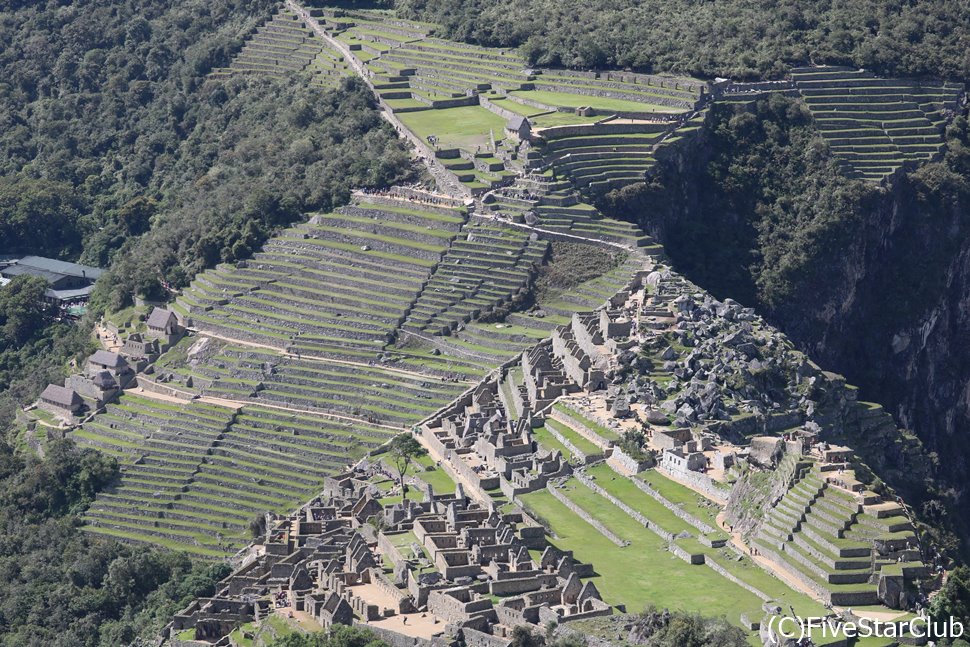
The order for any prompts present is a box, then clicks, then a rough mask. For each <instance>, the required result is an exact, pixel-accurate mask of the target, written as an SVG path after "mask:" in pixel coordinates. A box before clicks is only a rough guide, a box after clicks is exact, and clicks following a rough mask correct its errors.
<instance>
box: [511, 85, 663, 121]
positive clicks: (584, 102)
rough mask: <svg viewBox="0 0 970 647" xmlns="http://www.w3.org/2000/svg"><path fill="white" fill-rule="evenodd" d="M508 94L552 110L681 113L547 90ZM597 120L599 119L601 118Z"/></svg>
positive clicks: (621, 100)
mask: <svg viewBox="0 0 970 647" xmlns="http://www.w3.org/2000/svg"><path fill="white" fill-rule="evenodd" d="M510 94H512V95H514V96H517V97H521V98H523V99H532V100H533V101H538V102H539V103H541V104H544V105H547V106H552V107H554V108H560V107H562V108H579V107H581V106H592V107H593V108H596V109H597V110H603V111H606V112H607V113H608V112H609V111H611V110H615V111H617V112H623V111H625V112H665V113H666V112H682V109H680V108H672V107H670V106H663V105H658V104H651V103H649V102H647V101H644V102H640V101H629V100H625V99H609V98H607V97H595V96H587V95H584V94H570V93H567V92H552V91H549V90H517V91H515V92H512V93H510ZM599 118H600V119H601V118H602V117H599ZM574 119H575V117H574ZM573 123H576V122H573Z"/></svg>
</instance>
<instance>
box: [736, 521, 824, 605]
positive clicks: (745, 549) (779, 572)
mask: <svg viewBox="0 0 970 647" xmlns="http://www.w3.org/2000/svg"><path fill="white" fill-rule="evenodd" d="M724 516H725V513H724V512H723V511H722V512H721V513H720V514H718V515H717V525H718V526H719V527H720V528H721V530H723V531H724V532H725V533H726V534H727V535H728V536H729V537H730V538H731V543H732V544H734V546H736V547H737V548H738V549H740V550H741V552H742V553H744V554H745V555H747V556H748V557H749V558H750V559H751V561H753V562H754V563H756V564H758V565H759V566H761V567H762V568H763V569H765V570H766V571H768V572H769V573H771V574H772V575H774V576H775V577H777V578H778V579H780V580H781V581H782V582H784V583H785V584H787V585H788V586H789V587H790V588H792V589H794V590H796V591H798V592H799V593H804V594H805V595H807V596H809V597H810V598H812V599H813V600H815V601H817V602H819V603H821V604H826V602H825V600H823V599H822V598H821V596H819V594H818V593H816V592H815V591H813V590H812V589H810V588H808V587H807V586H805V584H803V583H802V581H801V580H799V579H796V578H794V577H792V576H791V574H789V573H788V571H787V570H786V569H784V568H782V567H781V565H780V564H778V563H777V562H775V561H774V560H772V559H769V558H767V557H765V556H764V555H755V554H754V553H753V552H752V550H751V547H750V546H748V544H746V543H744V539H743V538H742V537H741V533H739V532H733V531H731V530H729V529H728V526H727V523H726V522H725V520H724Z"/></svg>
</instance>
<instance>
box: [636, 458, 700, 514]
mask: <svg viewBox="0 0 970 647" xmlns="http://www.w3.org/2000/svg"><path fill="white" fill-rule="evenodd" d="M636 478H638V479H640V480H641V481H643V482H645V483H648V484H649V485H650V486H651V487H652V488H653V489H654V490H656V491H657V492H659V493H660V495H661V496H662V497H663V498H665V499H667V500H668V501H670V502H671V503H673V504H675V505H679V506H680V507H681V508H683V510H684V512H687V513H688V514H691V515H693V516H695V517H697V518H698V519H700V520H701V521H704V522H706V523H708V524H710V525H712V526H715V527H716V522H715V517H716V516H717V512H718V507H717V505H716V504H713V503H711V502H710V501H708V500H707V499H705V498H704V497H703V496H701V495H700V494H698V493H697V492H695V491H694V490H691V489H690V488H687V487H684V486H683V485H681V484H680V483H677V482H676V481H671V480H670V479H669V478H667V477H666V476H664V475H663V474H661V473H660V472H658V471H656V470H647V471H646V472H643V473H642V474H638V475H637V476H636Z"/></svg>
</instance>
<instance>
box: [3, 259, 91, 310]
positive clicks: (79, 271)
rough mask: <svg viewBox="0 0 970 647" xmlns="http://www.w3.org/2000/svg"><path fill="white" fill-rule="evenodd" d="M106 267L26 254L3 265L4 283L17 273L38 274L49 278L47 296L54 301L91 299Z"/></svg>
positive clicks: (17, 274)
mask: <svg viewBox="0 0 970 647" xmlns="http://www.w3.org/2000/svg"><path fill="white" fill-rule="evenodd" d="M102 274H104V270H101V269H98V268H97V267H90V266H88V265H79V264H78V263H67V262H65V261H59V260H56V259H53V258H44V257H42V256H24V257H23V258H20V259H17V260H16V261H13V262H10V263H7V264H4V265H3V266H0V285H2V284H3V283H7V282H9V281H10V280H11V279H13V278H14V277H17V276H23V275H26V276H36V277H38V278H42V279H44V280H45V281H47V284H48V286H49V287H48V289H47V291H46V292H45V293H44V297H45V298H46V299H47V300H48V301H52V302H62V303H63V302H71V301H75V302H76V301H87V300H88V297H90V296H91V291H92V290H93V289H94V282H95V281H96V280H97V279H98V277H100V276H101V275H102Z"/></svg>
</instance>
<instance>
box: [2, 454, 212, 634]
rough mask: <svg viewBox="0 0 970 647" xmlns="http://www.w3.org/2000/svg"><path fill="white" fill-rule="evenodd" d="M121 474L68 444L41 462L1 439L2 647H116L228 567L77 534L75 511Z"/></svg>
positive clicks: (153, 625)
mask: <svg viewBox="0 0 970 647" xmlns="http://www.w3.org/2000/svg"><path fill="white" fill-rule="evenodd" d="M117 475H118V465H117V463H116V462H115V460H114V459H112V458H108V457H105V456H103V455H101V454H99V453H98V452H95V451H93V450H91V449H84V450H79V449H77V448H76V447H75V446H74V445H73V443H71V442H70V441H55V442H51V443H49V444H48V446H47V453H46V457H45V458H44V459H43V460H38V459H34V458H25V457H22V456H18V455H15V454H14V453H13V452H12V450H11V449H10V448H9V447H8V446H7V445H6V444H5V443H2V442H0V492H2V495H0V522H2V523H0V527H2V528H3V530H2V532H0V546H2V548H0V571H2V572H3V574H4V576H3V578H2V582H0V600H3V623H4V630H3V632H2V633H0V645H2V646H3V647H22V646H24V645H45V646H47V645H50V646H51V647H116V646H117V645H122V644H129V643H131V642H132V641H133V640H134V639H135V638H136V637H137V636H139V635H144V634H149V633H153V632H157V631H158V630H159V629H160V628H161V627H162V626H163V625H164V624H165V623H167V622H168V621H169V619H170V618H171V615H172V614H173V613H174V612H176V611H177V610H178V609H180V608H182V607H184V606H185V605H186V604H188V602H189V601H190V600H192V599H194V598H196V597H198V596H200V595H211V594H212V593H213V592H214V590H215V588H214V585H215V582H216V581H218V580H219V579H221V578H222V577H225V575H226V574H227V573H228V566H225V565H201V564H193V563H192V562H191V561H190V560H189V559H188V558H187V557H186V556H185V555H184V554H182V553H174V552H169V551H167V550H163V549H146V548H144V547H139V548H135V547H132V546H128V545H126V544H121V543H118V542H115V541H108V540H105V539H102V538H100V537H97V536H92V535H87V534H83V533H79V532H77V529H76V526H77V525H78V523H79V520H78V518H77V516H76V515H77V514H79V513H80V512H82V511H83V510H84V508H85V507H86V506H87V505H88V504H89V503H90V502H91V500H92V499H93V498H94V495H95V494H96V493H97V492H98V491H99V490H100V489H102V488H103V487H104V486H106V485H108V484H110V483H111V482H112V481H113V480H114V479H115V478H117Z"/></svg>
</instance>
